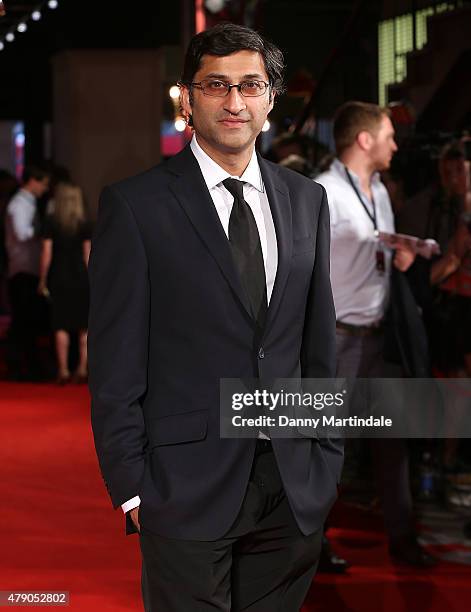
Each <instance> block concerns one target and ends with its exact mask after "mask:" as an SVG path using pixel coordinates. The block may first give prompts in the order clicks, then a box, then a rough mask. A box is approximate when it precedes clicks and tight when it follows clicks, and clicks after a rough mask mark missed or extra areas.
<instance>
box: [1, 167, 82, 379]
mask: <svg viewBox="0 0 471 612" xmlns="http://www.w3.org/2000/svg"><path fill="white" fill-rule="evenodd" d="M0 185H1V186H0V194H1V196H0V197H1V211H0V212H1V237H2V257H1V263H0V285H1V287H2V288H1V291H0V298H1V301H0V308H1V310H2V312H4V313H8V314H9V316H10V323H9V327H8V332H7V336H6V339H5V343H4V359H5V363H6V378H7V379H9V380H13V381H34V382H38V381H44V380H50V379H51V377H53V376H55V377H56V380H57V383H58V384H60V385H64V384H66V383H68V382H74V383H84V382H86V380H87V318H88V278H87V265H88V257H89V253H90V246H91V227H90V223H89V221H88V215H87V212H86V208H85V204H84V200H83V195H82V192H81V189H80V188H79V187H78V186H76V185H74V184H73V182H72V181H71V179H70V176H69V173H68V172H67V171H66V170H65V169H63V168H57V169H52V170H51V169H50V168H48V167H47V166H41V165H29V166H27V167H26V168H25V170H24V173H23V178H22V182H21V185H18V184H17V183H16V181H15V179H14V177H12V176H11V175H9V174H8V173H7V172H3V173H2V174H1V175H0ZM71 338H72V339H73V340H74V346H76V347H77V350H76V351H74V353H71V352H70V351H69V348H70V346H71ZM49 339H51V340H52V339H53V341H52V342H48V340H49ZM52 346H54V348H55V359H54V358H52V355H51V353H52V352H53V351H52ZM54 361H55V363H54ZM72 366H74V367H75V370H74V372H73V374H71V370H70V368H71V367H72Z"/></svg>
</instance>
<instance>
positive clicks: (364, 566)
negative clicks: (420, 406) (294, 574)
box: [0, 383, 471, 612]
mask: <svg viewBox="0 0 471 612" xmlns="http://www.w3.org/2000/svg"><path fill="white" fill-rule="evenodd" d="M0 411H1V413H0V414H1V433H0V466H1V491H2V495H1V504H2V521H1V523H0V525H1V527H0V529H1V533H0V537H1V542H2V550H3V554H2V556H1V568H0V569H1V573H0V590H4V591H5V590H20V589H21V590H28V591H31V590H41V591H43V590H48V591H52V590H54V591H60V590H66V591H69V592H70V598H71V599H70V601H71V603H70V606H69V608H68V609H72V610H83V611H92V612H93V611H95V610H96V611H101V612H120V611H124V610H127V611H132V610H136V611H137V610H141V609H142V607H141V603H140V570H139V564H140V560H139V551H138V543H137V539H136V538H135V537H134V536H133V537H125V536H124V523H123V518H122V515H121V514H120V513H119V512H118V511H116V512H114V511H113V509H112V507H111V504H110V502H109V499H108V497H107V494H106V491H105V488H104V485H103V482H102V480H101V477H100V475H99V472H98V468H97V463H96V458H95V454H94V450H93V443H92V436H91V430H90V425H89V398H88V393H87V391H86V389H85V388H84V387H65V388H58V387H55V386H52V385H14V384H6V383H3V384H0ZM334 524H336V525H340V527H338V528H336V529H332V530H331V532H330V533H331V535H332V536H333V540H334V544H335V546H336V549H337V550H338V551H339V552H340V553H342V554H344V555H345V556H346V557H347V558H348V559H349V560H350V561H351V562H352V564H353V567H352V569H351V570H350V573H349V575H347V576H344V577H340V578H334V577H327V576H321V575H320V576H318V577H317V578H316V581H315V583H314V584H313V587H312V589H311V592H310V594H309V597H308V600H307V602H306V606H305V607H304V608H303V612H318V611H324V610H325V611H327V610H328V611H329V612H344V611H345V612H380V611H385V612H393V611H394V612H403V611H404V612H409V611H411V612H438V611H440V612H454V611H465V610H467V609H468V608H469V606H470V604H469V601H470V600H471V567H470V566H469V565H464V564H456V563H449V562H443V563H442V564H441V565H440V567H439V568H437V569H435V570H433V571H429V572H420V571H415V572H411V571H409V570H406V569H401V568H399V569H398V568H396V567H394V566H393V565H392V564H391V563H390V562H389V559H388V556H387V554H386V545H385V538H384V535H383V532H382V529H381V524H380V521H379V520H378V518H377V517H375V516H373V517H371V516H369V515H367V514H366V513H364V512H360V511H359V510H355V509H354V508H350V507H347V506H340V507H339V509H338V511H337V512H336V520H335V522H334ZM445 548H446V546H445V545H443V546H442V549H443V550H442V551H441V550H440V547H436V550H435V552H437V553H440V552H444V550H445ZM162 612H165V610H162ZM182 612H192V611H191V610H188V611H182Z"/></svg>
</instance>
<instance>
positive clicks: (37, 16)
mask: <svg viewBox="0 0 471 612" xmlns="http://www.w3.org/2000/svg"><path fill="white" fill-rule="evenodd" d="M31 19H32V20H33V21H39V20H40V19H41V11H33V12H32V13H31Z"/></svg>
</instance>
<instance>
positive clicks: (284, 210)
mask: <svg viewBox="0 0 471 612" xmlns="http://www.w3.org/2000/svg"><path fill="white" fill-rule="evenodd" d="M258 163H259V165H260V171H261V173H262V178H263V183H264V185H265V189H266V190H267V196H268V202H269V204H270V210H271V214H272V217H273V223H274V225H275V232H276V242H277V248H278V268H277V271H276V277H275V285H274V287H273V292H272V295H271V299H270V304H269V307H268V314H267V323H266V326H265V333H266V332H267V331H268V329H269V327H270V325H271V324H272V323H273V321H274V319H275V316H276V313H277V311H278V308H279V307H280V304H281V299H282V297H283V293H284V289H285V286H286V281H287V280H288V275H289V271H290V268H291V253H292V247H293V240H292V232H293V229H292V216H291V202H290V197H289V193H288V190H287V188H286V185H285V183H284V182H283V181H282V180H281V179H280V178H279V175H278V168H276V167H275V168H273V166H272V165H271V164H269V163H267V162H266V161H265V160H264V159H263V158H262V157H260V156H258Z"/></svg>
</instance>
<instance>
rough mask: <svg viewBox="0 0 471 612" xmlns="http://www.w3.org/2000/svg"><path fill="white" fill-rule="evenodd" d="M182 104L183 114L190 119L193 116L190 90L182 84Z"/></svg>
mask: <svg viewBox="0 0 471 612" xmlns="http://www.w3.org/2000/svg"><path fill="white" fill-rule="evenodd" d="M180 106H181V109H182V112H183V116H184V117H185V119H186V120H187V121H188V119H189V118H190V117H191V112H192V111H191V104H190V90H189V89H188V87H186V86H185V85H180Z"/></svg>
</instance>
